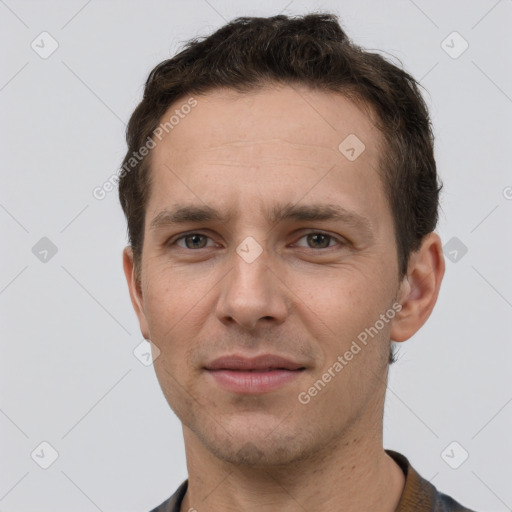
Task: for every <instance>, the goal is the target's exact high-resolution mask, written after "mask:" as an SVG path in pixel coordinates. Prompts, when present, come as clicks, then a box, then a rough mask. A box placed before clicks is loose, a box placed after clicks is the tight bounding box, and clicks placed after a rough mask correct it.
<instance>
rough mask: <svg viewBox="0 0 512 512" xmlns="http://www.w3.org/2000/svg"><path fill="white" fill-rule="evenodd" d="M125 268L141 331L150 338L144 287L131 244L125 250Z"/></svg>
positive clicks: (146, 337)
mask: <svg viewBox="0 0 512 512" xmlns="http://www.w3.org/2000/svg"><path fill="white" fill-rule="evenodd" d="M123 270H124V275H125V277H126V282H127V284H128V290H129V292H130V300H131V302H132V306H133V309H134V310H135V314H136V315H137V318H138V320H139V325H140V331H141V333H142V336H143V337H144V338H145V339H146V340H148V339H149V329H148V323H147V320H146V315H145V313H144V297H143V294H142V287H141V283H140V281H139V280H138V279H137V272H136V269H135V264H134V259H133V251H132V248H131V247H130V246H127V247H125V248H124V250H123Z"/></svg>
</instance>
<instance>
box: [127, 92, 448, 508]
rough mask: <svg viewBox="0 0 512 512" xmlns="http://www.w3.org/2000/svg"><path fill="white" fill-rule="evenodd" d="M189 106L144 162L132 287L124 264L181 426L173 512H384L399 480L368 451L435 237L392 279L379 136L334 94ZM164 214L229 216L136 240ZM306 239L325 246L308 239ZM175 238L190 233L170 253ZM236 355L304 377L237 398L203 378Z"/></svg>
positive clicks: (236, 98) (378, 431) (437, 281)
mask: <svg viewBox="0 0 512 512" xmlns="http://www.w3.org/2000/svg"><path fill="white" fill-rule="evenodd" d="M195 98H196V99H197V101H198V105H197V106H196V107H195V108H194V109H192V111H191V112H190V113H189V114H188V115H187V116H186V117H185V118H184V119H182V120H181V121H180V123H179V124H178V125H176V126H175V127H174V129H173V130H172V132H170V133H169V134H168V135H167V136H166V137H164V138H163V139H162V141H161V142H159V143H158V144H157V146H156V147H155V148H154V149H153V150H152V164H151V175H152V179H153V184H152V188H151V195H150V199H149V203H148V206H147V211H146V219H145V237H144V246H143V252H142V260H141V265H140V279H139V278H138V274H137V272H136V267H135V265H134V261H133V256H132V252H131V250H130V248H129V247H127V248H125V250H124V253H123V265H124V271H125V275H126V279H127V282H128V286H129V291H130V297H131V300H132V304H133V306H134V309H135V312H136V314H137V317H138V320H139V323H140V329H141V332H142V335H143V336H144V337H145V338H146V339H148V340H151V341H152V343H153V344H154V345H155V346H156V347H158V349H159V350H160V354H159V355H158V357H157V358H156V359H155V361H154V365H155V371H156V374H157V377H158V380H159V383H160V385H161V388H162V391H163V393H164V395H165V397H166V399H167V401H168V403H169V405H170V407H171V408H172V410H173V411H174V412H175V413H176V415H177V416H178V418H179V419H180V420H181V422H182V424H183V434H184V440H185V448H186V456H187V467H188V475H189V485H188V490H187V493H186V495H185V498H184V502H183V504H182V508H181V510H182V511H187V510H189V508H191V507H194V508H195V509H197V510H198V511H199V512H203V511H205V512H206V511H209V512H221V511H223V512H225V511H241V510H242V511H244V512H252V511H260V512H261V511H263V512H265V511H275V510H280V511H281V512H288V511H292V510H293V511H297V510H307V511H309V512H316V511H322V512H328V511H333V512H334V511H339V510H343V511H344V512H352V511H353V512H356V511H357V512H361V511H370V510H372V511H373V510H380V511H383V512H387V511H389V512H391V511H394V510H395V509H396V506H397V504H398V502H399V500H400V495H401V493H402V491H403V487H404V475H403V473H402V471H401V469H400V468H399V467H398V466H397V465H396V463H395V462H394V461H393V460H392V459H391V457H389V456H388V455H387V454H386V453H385V452H384V449H383V444H382V427H383V408H384V396H385V390H386V381H387V372H388V356H389V346H390V339H391V340H394V341H397V342H401V341H405V340H407V339H408V338H410V337H411V336H412V335H413V334H414V333H415V332H416V331H417V330H418V329H419V328H420V327H421V326H422V325H423V324H424V323H425V321H426V320H427V318H428V317H429V315H430V313H431V311H432V309H433V307H434V304H435V302H436V299H437V296H438V292H439V288H440V285H441V280H442V277H443V274H444V259H443V253H442V244H441V241H440V238H439V236H438V235H437V234H435V233H431V234H429V235H428V236H427V237H426V238H425V239H424V241H423V244H422V246H421V248H420V249H419V250H418V251H417V252H416V253H413V254H412V256H411V260H410V263H409V268H408V273H407V276H405V277H404V278H403V279H402V280H399V279H398V259H397V250H396V245H395V237H394V224H393V218H392V215H391V210H390V206H389V202H388V199H387V197H386V195H385V193H384V189H383V185H382V183H381V180H380V178H379V175H378V173H377V169H378V158H379V154H380V151H382V150H385V146H384V145H383V138H382V135H381V134H380V132H379V131H378V130H377V129H376V128H375V127H374V125H373V123H372V121H371V118H370V117H369V113H368V112H367V111H363V110H360V108H359V107H357V106H356V105H355V104H354V103H352V102H351V101H349V100H348V99H346V98H345V97H343V96H341V95H339V94H335V93H327V92H319V91H312V90H309V89H307V88H304V87H297V86H293V88H292V87H289V86H279V87H278V86H276V85H273V86H270V87H268V88H266V89H263V90H259V91H255V92H251V93H245V94H239V93H237V92H235V91H230V90H220V89H219V90H215V91H212V92H209V93H207V94H204V95H202V96H195ZM186 99H187V98H185V100H183V102H181V101H179V102H176V103H175V104H174V105H173V106H172V107H171V108H170V109H169V112H172V111H173V110H174V109H175V108H176V106H178V107H179V104H182V103H185V101H186ZM164 118H166V116H164ZM164 118H163V119H164ZM349 134H356V135H357V137H358V138H359V139H360V140H361V141H363V143H364V144H365V150H364V151H363V152H362V153H361V154H360V156H359V157H358V158H357V159H356V160H355V161H349V160H348V159H347V158H346V157H345V156H344V155H343V154H342V153H341V152H340V151H339V150H338V145H339V144H340V142H342V141H343V140H344V139H345V138H346V137H347V136H348V135H349ZM178 203H180V204H195V205H199V206H204V205H208V206H211V207H213V208H216V209H219V210H221V211H222V212H227V211H232V212H233V214H234V216H233V217H232V219H231V220H229V221H227V222H225V223H223V222H219V221H207V222H187V223H186V224H183V225H171V224H170V225H164V226H160V227H158V228H155V229H152V228H151V227H150V223H151V221H152V219H154V218H155V216H156V215H157V214H158V213H159V212H160V211H162V210H164V209H166V208H167V209H172V208H173V207H174V206H175V205H176V204H178ZM286 203H293V204H299V205H307V204H312V203H321V204H326V203H330V204H333V203H334V204H337V205H341V206H343V207H344V208H346V209H348V210H351V211H353V212H356V213H357V214H358V215H360V216H363V217H365V218H366V219H367V222H368V225H369V227H370V230H371V233H367V232H365V231H364V230H363V229H362V228H361V227H358V226H354V225H350V224H347V223H346V222H340V221H337V220H327V221H296V220H286V221H283V222H279V223H272V222H270V221H269V219H268V218H267V216H266V212H267V211H269V210H270V209H271V208H273V207H276V206H280V205H282V204H286ZM318 231H320V232H321V233H324V234H327V235H330V236H331V237H332V238H329V237H327V238H322V237H320V238H318V237H316V238H315V237H313V238H311V237H308V236H307V235H309V234H314V233H318ZM190 232H192V233H197V232H198V235H204V236H199V238H194V237H192V239H191V238H189V239H188V240H187V239H183V238H182V239H181V240H178V241H176V239H177V238H178V237H179V235H182V234H183V233H189V234H190ZM196 236H197V235H196ZM247 237H253V238H254V239H255V240H256V241H257V242H258V244H259V245H260V246H261V248H262V253H261V254H260V255H259V256H258V257H257V258H256V259H255V260H254V261H253V262H252V263H248V262H247V261H245V260H244V259H243V258H242V257H241V256H240V255H239V254H238V253H237V252H236V248H237V247H238V246H239V245H240V244H241V242H242V241H244V240H245V239H246V238H247ZM174 242H175V243H174ZM186 244H188V245H186ZM393 304H400V305H401V310H400V312H399V313H397V314H396V316H394V318H393V319H392V320H390V321H389V322H387V323H385V325H384V328H382V329H381V330H380V331H379V333H378V335H376V336H374V337H373V338H370V341H369V342H368V343H367V345H366V346H364V347H363V348H362V350H361V351H360V352H358V353H357V355H355V356H354V357H353V358H352V359H351V360H350V361H349V362H348V363H347V365H346V366H344V368H343V370H342V371H341V372H339V373H337V374H336V376H335V377H334V378H332V379H331V381H330V382H329V383H328V384H327V385H326V386H325V388H323V389H322V391H321V392H319V393H318V394H317V395H316V396H314V397H313V398H311V401H310V402H309V403H307V404H302V403H300V402H299V400H298V399H297V397H298V395H299V393H300V392H303V391H307V390H308V389H309V388H310V387H311V386H312V385H313V384H314V383H315V381H317V380H318V379H319V378H321V377H322V374H323V373H324V372H326V371H327V370H328V368H329V367H332V365H333V363H334V362H335V361H336V360H337V358H338V356H339V355H343V354H344V353H345V352H346V351H347V350H348V349H349V348H350V346H351V343H352V342H353V341H354V340H356V339H357V336H358V334H360V333H361V332H362V331H364V329H365V328H368V327H370V326H374V325H375V322H376V321H377V320H378V319H379V318H380V315H381V314H383V313H385V312H386V311H388V310H389V309H390V308H392V305H393ZM233 353H237V354H243V355H246V356H248V357H253V356H256V355H259V354H264V353H272V354H279V355H282V356H285V357H288V358H289V359H292V360H294V361H298V362H300V363H301V364H302V365H303V366H305V367H306V370H305V371H303V372H302V373H301V374H300V375H299V376H298V377H297V378H295V380H293V381H291V382H289V383H287V384H286V385H284V386H282V387H280V388H278V389H277V390H274V391H271V392H267V393H264V394H260V395H251V396H249V395H246V394H236V393H233V392H230V391H226V390H224V389H223V388H221V387H220V386H218V385H217V384H216V382H215V381H214V380H213V379H212V377H211V375H209V374H208V373H207V372H206V371H205V370H204V368H203V366H204V365H205V364H206V363H207V362H210V361H212V360H213V359H214V358H216V357H219V356H221V355H226V354H233Z"/></svg>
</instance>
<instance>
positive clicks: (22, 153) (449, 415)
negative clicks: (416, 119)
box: [0, 0, 512, 512]
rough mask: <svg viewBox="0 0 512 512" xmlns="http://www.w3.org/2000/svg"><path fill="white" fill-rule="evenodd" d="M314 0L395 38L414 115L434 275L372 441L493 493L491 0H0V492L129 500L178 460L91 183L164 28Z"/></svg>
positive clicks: (497, 28) (446, 477)
mask: <svg viewBox="0 0 512 512" xmlns="http://www.w3.org/2000/svg"><path fill="white" fill-rule="evenodd" d="M314 10H325V11H331V12H334V13H336V14H338V15H339V16H340V21H341V24H342V26H343V27H344V29H345V30H346V31H347V32H348V34H349V36H351V37H352V38H353V39H354V40H355V41H356V42H357V43H358V44H360V45H362V46H364V47H365V48H367V49H373V50H375V51H380V52H383V54H385V55H387V56H388V57H389V58H390V59H392V60H393V59H394V62H395V63H398V64H399V62H398V60H397V59H400V61H401V62H402V63H403V66H404V68H405V69H406V70H407V71H409V72H410V73H412V74H413V75H414V76H415V77H416V78H417V79H418V80H420V81H421V83H422V85H423V86H424V87H425V89H426V91H427V92H425V98H426V100H427V103H428V105H429V107H430V109H431V114H432V120H433V123H434V127H435V135H436V158H437V163H438V169H439V173H440V175H441V179H442V180H443V183H444V190H443V193H442V211H441V218H440V223H439V229H438V232H439V234H440V235H441V237H442V239H443V243H444V244H446V255H447V259H446V265H447V268H446V275H445V279H444V282H443V285H442V288H441V293H440V297H439V300H438V304H437V306H436V308H435V310H434V312H433V314H432V316H431V317H430V319H429V320H428V322H427V323H426V325H425V326H424V328H423V329H421V331H420V332H419V333H418V334H417V335H415V336H414V337H413V338H412V339H411V340H409V341H407V342H406V343H404V344H402V346H401V349H400V352H399V358H400V359H399V362H397V363H396V364H395V365H393V366H392V369H391V375H390V380H389V390H388V394H387V399H386V409H385V424H384V441H385V447H386V448H390V449H394V450H397V451H400V452H402V453H404V454H405V455H406V456H407V457H408V458H409V460H410V461H411V463H412V464H413V466H414V467H415V468H416V469H417V470H418V471H419V472H420V474H422V475H423V476H424V477H425V478H427V479H429V480H431V481H432V482H433V483H434V484H435V485H436V486H437V487H438V488H439V489H441V490H443V491H445V492H447V493H448V494H451V495H453V496H454V497H456V498H457V500H458V501H461V502H462V503H464V504H465V505H467V506H469V507H471V508H474V509H476V510H479V511H480V510H485V511H487V512H493V511H494V512H502V511H507V510H512V487H511V486H510V478H511V476H512V469H511V464H510V461H511V460H512V441H511V437H510V432H511V426H512V385H511V384H512V381H511V372H510V361H511V358H512V343H511V342H510V339H511V332H512V315H511V313H512V309H511V308H512V273H511V271H510V269H511V266H510V262H511V261H512V242H511V218H512V200H511V199H512V173H511V158H510V148H511V136H512V129H511V115H512V71H511V65H510V64H511V61H510V54H511V51H512V32H511V31H510V26H511V25H512V1H510V0H501V1H496V0H473V1H468V0H459V1H451V2H446V1H440V0H437V1H422V0H416V1H412V0H393V1H386V2H381V1H377V0H375V1H363V2H362V1H357V0H342V1H340V0H338V1H334V0H333V1H324V2H320V1H318V2H316V1H309V2H308V1H300V0H292V1H290V0H282V1H280V0H259V1H258V2H249V1H247V0H245V1H228V0H208V1H206V0H188V1H186V2H178V1H163V0H152V1H146V2H135V1H126V0H124V1H100V0H92V1H89V2H86V1H83V0H74V1H60V2H58V1H47V2H38V1H37V2H36V1H16V0H5V1H4V0H2V1H0V39H1V43H2V46H3V48H4V50H3V52H2V65H1V69H0V108H1V122H2V132H1V137H0V151H1V172H2V181H1V187H0V223H1V232H0V235H1V246H2V251H1V266H0V307H1V327H0V333H1V355H0V371H1V385H0V430H1V442H0V446H1V454H0V460H1V462H0V465H1V467H0V475H1V477H0V509H1V510H2V511H4V512H25V511H32V512H42V511H58V510H66V511H74V512H90V511H91V512H92V511H95V510H101V511H105V512H107V511H123V512H144V511H148V510H150V509H151V508H152V507H154V506H156V505H157V504H159V503H160V502H161V501H163V500H164V499H166V498H167V497H168V496H170V495H171V494H172V493H173V492H174V491H175V489H176V487H177V486H178V485H179V484H180V483H181V482H182V481H183V480H184V479H185V478H186V477H187V473H186V465H185V456H184V447H183V440H182V432H181V425H180V422H179V420H178V419H177V418H176V416H175V415H174V413H173V412H172V411H171V410H170V408H169V407H168V405H167V403H166V401H165V399H164V397H163V394H162V392H161V390H160V387H159V385H158V382H157V380H156V377H155V373H154V370H153V367H152V366H151V365H147V363H148V361H147V360H146V359H145V356H144V353H145V352H146V351H147V349H146V348H145V345H144V344H145V343H146V342H145V341H143V338H142V336H141V333H140V330H139V327H138V323H137V320H136V317H135V314H134V312H133V310H132V306H131V303H130V301H129V296H128V290H127V286H126V282H125V279H124V275H123V273H122V265H121V251H122V248H123V247H124V245H125V244H126V241H127V240H126V225H125V221H124V217H123V215H122V211H121V208H120V205H119V203H118V198H117V190H114V191H112V192H110V193H108V194H107V195H106V197H105V198H104V199H102V200H98V199H96V198H95V197H94V196H93V193H92V191H93V190H94V188H95V187H97V186H101V185H102V184H103V183H104V182H105V181H106V180H108V179H109V177H111V176H112V175H113V174H114V173H115V172H116V171H117V170H118V169H119V166H120V163H121V160H122V158H123V156H124V153H125V151H126V146H125V142H124V130H125V124H126V122H127V121H128V119H129V116H130V114H131V112H132V111H133V109H134V108H135V106H136V105H137V104H138V102H139V101H140V98H141V94H142V86H143V83H144V81H145V80H146V78H147V75H148V73H149V72H150V70H151V69H152V68H153V67H154V66H155V65H156V64H157V63H159V62H160V61H162V60H164V59H166V58H168V57H170V56H172V55H173V54H174V53H175V52H176V51H177V49H178V48H179V47H180V44H181V43H182V42H184V41H186V40H187V39H189V38H192V37H197V36H204V35H208V34H209V33H211V32H212V31H213V30H215V29H216V28H218V27H220V26H221V25H222V24H224V23H225V22H226V21H229V20H231V19H233V18H235V17H237V16H270V15H275V14H278V13H284V14H301V13H306V12H310V11H314ZM43 32H46V34H42V35H41V33H43ZM56 44H58V46H56ZM51 50H54V51H53V53H51V55H47V53H49V52H51ZM45 52H46V53H45ZM41 443H44V444H41ZM45 465H48V466H49V467H47V469H43V467H41V466H45ZM454 466H456V468H455V467H454Z"/></svg>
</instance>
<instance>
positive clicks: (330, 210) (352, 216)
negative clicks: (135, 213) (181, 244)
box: [149, 203, 373, 236]
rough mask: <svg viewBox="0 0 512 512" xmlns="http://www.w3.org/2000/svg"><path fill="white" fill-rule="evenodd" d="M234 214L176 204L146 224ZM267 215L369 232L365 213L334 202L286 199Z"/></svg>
mask: <svg viewBox="0 0 512 512" xmlns="http://www.w3.org/2000/svg"><path fill="white" fill-rule="evenodd" d="M234 217H235V215H234V213H233V212H226V213H221V212H219V211H218V210H215V209H214V208H212V207H210V206H207V205H177V206H176V207H175V208H174V209H172V210H169V209H164V210H162V211H161V212H160V213H158V214H157V215H156V216H155V217H154V218H153V220H152V221H151V223H150V225H149V227H150V229H151V230H157V229H159V228H162V227H167V226H172V225H179V224H186V223H201V222H214V221H217V222H221V223H228V222H229V221H231V220H232V219H233V218H234ZM267 219H268V221H269V223H270V224H277V223H279V222H283V221H286V220H295V221H302V222H309V221H317V222H321V221H339V222H344V223H345V224H347V225H350V226H353V227H355V228H358V229H360V230H362V231H363V232H365V234H367V235H369V236H370V235H372V234H373V232H372V229H371V223H370V221H369V220H368V219H367V218H366V217H363V216H362V215H360V214H358V213H356V212H354V211H351V210H347V209H346V208H343V207H342V206H340V205H336V204H326V203H321V204H309V205H300V206H299V205H296V204H291V203H288V204H286V205H282V206H275V207H274V208H272V210H271V211H270V213H269V214H268V215H267Z"/></svg>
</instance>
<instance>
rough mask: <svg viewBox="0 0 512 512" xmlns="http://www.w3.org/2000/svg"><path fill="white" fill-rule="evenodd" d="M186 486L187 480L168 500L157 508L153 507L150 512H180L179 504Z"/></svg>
mask: <svg viewBox="0 0 512 512" xmlns="http://www.w3.org/2000/svg"><path fill="white" fill-rule="evenodd" d="M187 486H188V480H185V481H184V482H183V483H182V484H181V485H180V486H179V487H178V489H176V492H175V493H174V494H173V495H172V496H171V497H170V498H168V499H166V500H165V501H164V502H163V503H160V505H158V507H155V508H154V509H152V510H151V511H150V512H180V508H181V502H182V501H183V496H185V493H186V492H187Z"/></svg>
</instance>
